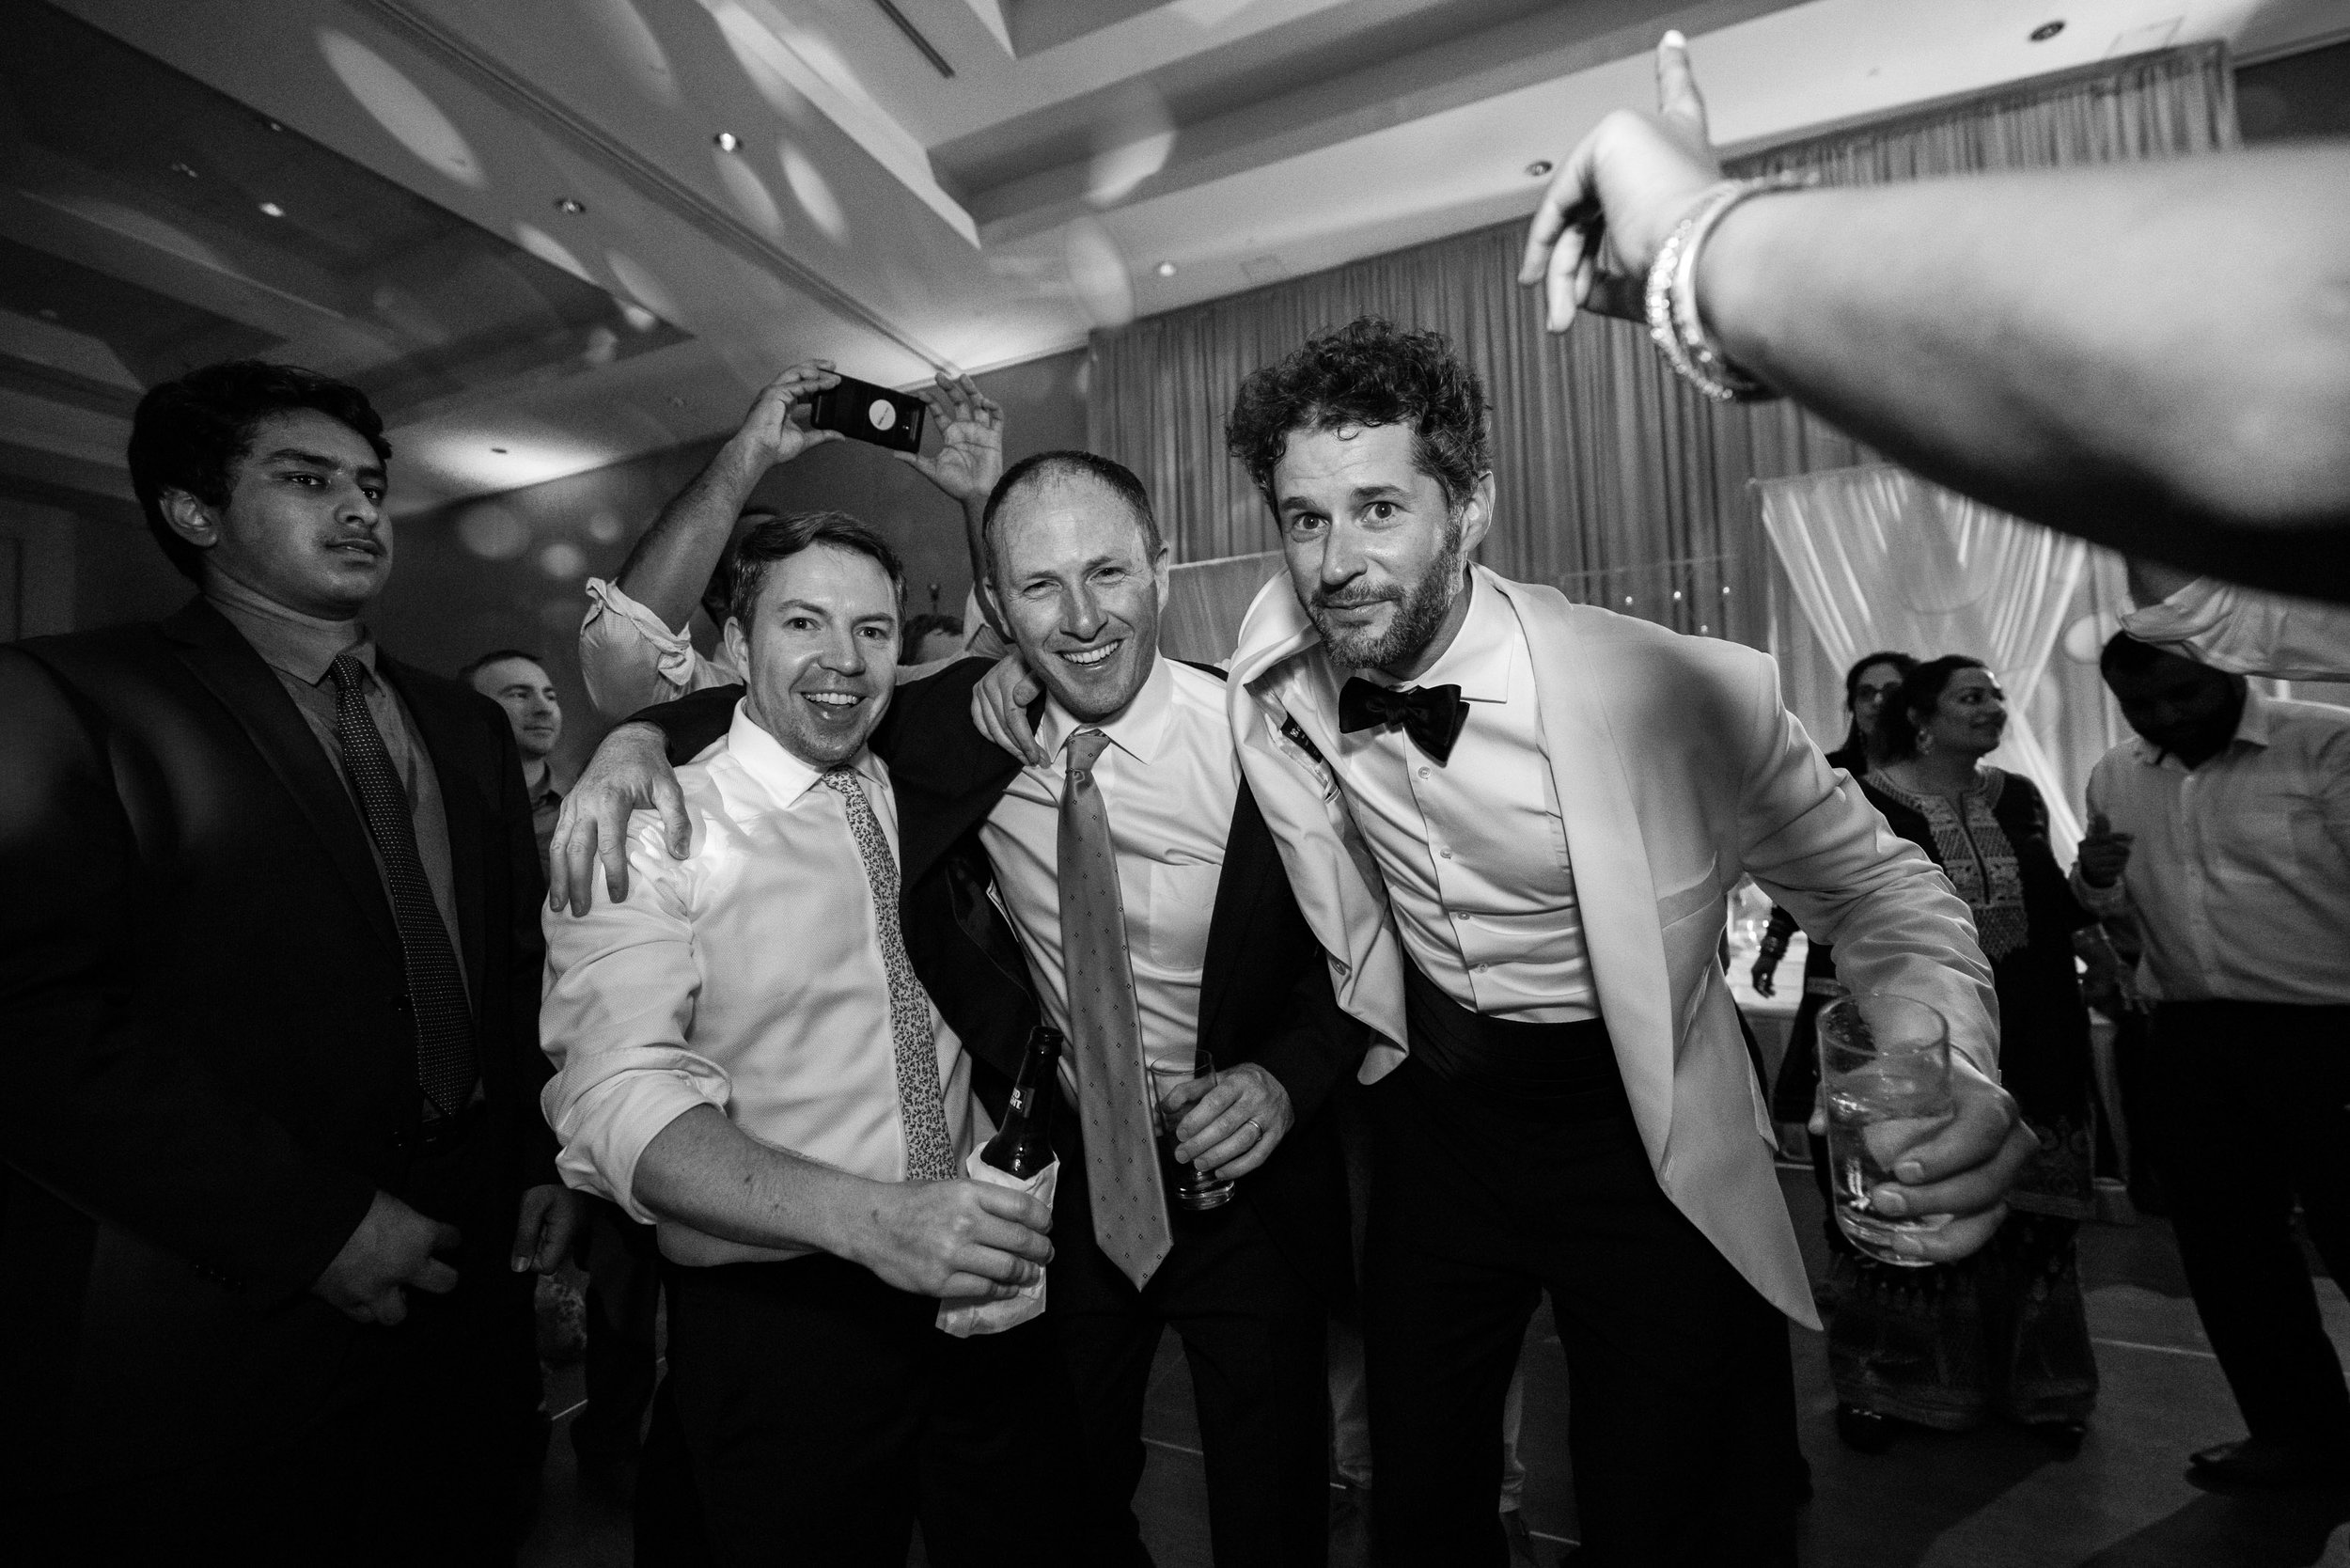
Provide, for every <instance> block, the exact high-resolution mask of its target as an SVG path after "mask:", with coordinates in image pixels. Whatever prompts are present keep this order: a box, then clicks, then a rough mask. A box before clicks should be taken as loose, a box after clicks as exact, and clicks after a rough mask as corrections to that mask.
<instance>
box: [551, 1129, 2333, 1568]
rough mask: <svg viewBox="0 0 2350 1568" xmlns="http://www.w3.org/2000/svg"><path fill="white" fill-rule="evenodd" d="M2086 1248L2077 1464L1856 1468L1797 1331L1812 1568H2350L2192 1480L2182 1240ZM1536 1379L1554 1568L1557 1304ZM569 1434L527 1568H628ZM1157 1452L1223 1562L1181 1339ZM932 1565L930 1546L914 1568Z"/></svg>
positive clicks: (1155, 1511)
mask: <svg viewBox="0 0 2350 1568" xmlns="http://www.w3.org/2000/svg"><path fill="white" fill-rule="evenodd" d="M1780 1182H1781V1184H1782V1185H1783V1186H1784V1187H1785V1188H1786V1191H1787V1195H1788V1201H1789V1204H1790V1206H1791V1208H1792V1209H1793V1210H1794V1215H1795V1220H1796V1231H1797V1233H1798V1234H1799V1235H1801V1236H1802V1237H1803V1238H1804V1240H1805V1243H1806V1246H1807V1247H1808V1248H1809V1249H1810V1251H1811V1253H1812V1262H1813V1264H1814V1267H1815V1269H1816V1268H1817V1267H1818V1265H1819V1263H1820V1261H1821V1256H1822V1254H1823V1252H1824V1248H1822V1247H1820V1246H1819V1213H1820V1203H1819V1199H1818V1196H1817V1195H1816V1193H1815V1192H1814V1191H1813V1189H1812V1186H1811V1181H1810V1174H1809V1173H1808V1172H1805V1171H1798V1170H1794V1169H1783V1170H1782V1171H1781V1172H1780ZM2081 1249H2082V1258H2081V1272H2082V1276H2083V1278H2084V1281H2085V1282H2086V1284H2087V1285H2088V1287H2089V1313H2090V1324H2091V1330H2092V1333H2093V1334H2094V1335H2095V1337H2096V1341H2097V1363H2098V1370H2099V1372H2100V1374H2101V1375H2102V1377H2103V1379H2104V1388H2103V1391H2102V1392H2101V1394H2100V1395H2099V1399H2098V1405H2097V1413H2096V1415H2095V1417H2094V1418H2092V1420H2091V1422H2090V1428H2089V1437H2088V1441H2087V1442H2086V1443H2085V1444H2083V1446H2082V1449H2081V1452H2080V1456H2079V1457H2078V1458H2076V1459H2074V1460H2071V1461H2069V1462H2068V1461H2061V1460H2059V1459H2057V1458H2055V1457H2054V1456H2053V1455H2052V1454H2051V1453H2050V1452H2049V1451H2048V1450H2046V1449H2045V1448H2044V1447H2042V1446H2041V1444H2040V1443H2038V1442H2037V1441H2036V1440H2035V1439H2033V1438H2032V1437H2031V1436H2030V1435H2028V1434H2026V1433H2024V1432H2022V1431H2020V1430H2013V1429H2006V1428H1994V1429H1988V1430H1984V1431H1981V1432H1975V1433H1969V1434H1966V1435H1940V1434H1930V1433H1916V1434H1907V1433H1905V1434H1904V1435H1903V1437H1902V1438H1901V1440H1900V1441H1898V1442H1897V1443H1896V1444H1895V1446H1894V1448H1893V1450H1892V1451H1891V1452H1889V1453H1887V1454H1884V1455H1881V1456H1875V1457H1871V1456H1865V1455H1861V1454H1856V1453H1852V1452H1850V1451H1848V1450H1845V1449H1844V1448H1843V1447H1842V1446H1841V1444H1840V1443H1839V1442H1838V1441H1837V1438H1836V1432H1835V1426H1834V1410H1835V1396H1834V1394H1833V1393H1832V1392H1831V1391H1830V1389H1829V1386H1828V1379H1827V1358H1826V1348H1825V1341H1823V1340H1822V1339H1821V1337H1820V1336H1818V1335H1816V1334H1812V1333H1810V1332H1808V1331H1804V1330H1797V1331H1796V1334H1795V1375H1796V1383H1797V1392H1798V1395H1799V1397H1800V1399H1801V1401H1802V1412H1803V1446H1804V1451H1805V1453H1806V1454H1807V1455H1808V1456H1809V1458H1810V1461H1811V1471H1812V1482H1813V1485H1814V1487H1815V1489H1816V1492H1817V1497H1815V1499H1814V1500H1813V1501H1812V1503H1811V1504H1810V1507H1808V1508H1807V1509H1805V1511H1804V1517H1803V1527H1802V1529H1803V1543H1804V1557H1803V1560H1804V1562H1805V1564H1806V1565H1807V1568H2092V1565H2094V1568H2304V1565H2308V1564H2325V1565H2326V1568H2350V1486H2344V1487H2343V1488H2342V1489H2341V1490H2339V1491H2335V1492H2330V1493H2304V1494H2292V1495H2283V1496H2273V1497H2214V1496H2211V1495H2208V1494H2206V1493H2203V1492H2200V1491H2198V1490H2196V1489H2195V1488H2194V1487H2192V1486H2190V1485H2188V1484H2187V1483H2186V1479H2185V1470H2186V1456H2187V1454H2188V1453H2189V1452H2190V1451H2191V1450H2196V1449H2199V1448H2202V1447H2205V1446H2207V1445H2209V1444H2212V1443H2217V1442H2222V1441H2225V1440H2227V1439H2229V1438H2232V1437H2236V1436H2240V1435H2242V1432H2243V1429H2242V1427H2241V1426H2240V1425H2238V1423H2237V1420H2236V1415H2235V1408H2234V1405H2233V1403H2232V1402H2231V1401H2230V1399H2229V1397H2228V1389H2227V1385H2226V1383H2225V1382H2224V1380H2223V1379H2222V1378H2221V1376H2220V1372H2219V1368H2218V1365H2217V1363H2216V1362H2214V1361H2213V1360H2212V1359H2211V1355H2210V1351H2209V1349H2208V1348H2207V1347H2206V1345H2205V1343H2204V1341H2203V1337H2202V1333H2201V1329H2200V1327H2199V1326H2198V1325H2197V1323H2196V1318H2195V1308H2194V1305H2193V1303H2192V1302H2190V1301H2189V1300H2188V1299H2187V1294H2186V1281H2185V1279H2184V1278H2182V1277H2181V1276H2180V1273H2179V1267H2178V1260H2177V1255H2176V1253H2175V1252H2174V1251H2173V1250H2172V1248H2171V1244H2170V1233H2169V1229H2168V1227H2167V1226H2165V1225H2164V1224H2163V1222H2162V1221H2160V1220H2157V1219H2152V1218H2144V1219H2140V1220H2139V1223H2138V1224H2136V1225H2134V1226H2114V1225H2092V1226H2088V1227H2085V1228H2084V1229H2083V1231H2082V1242H2081ZM2319 1294H2320V1298H2321V1300H2322V1301H2323V1303H2324V1305H2325V1310H2326V1322H2327V1324H2328V1325H2329V1327H2330V1328H2331V1329H2332V1332H2333V1336H2334V1341H2335V1343H2336V1344H2337V1345H2338V1346H2340V1347H2341V1348H2342V1353H2343V1355H2344V1356H2345V1358H2350V1305H2346V1304H2345V1303H2344V1301H2343V1299H2342V1293H2341V1292H2340V1291H2338V1290H2336V1289H2335V1288H2334V1287H2333V1286H2332V1285H2330V1284H2326V1283H2321V1284H2320V1286H2319ZM1525 1364H1526V1373H1527V1386H1526V1425H1525V1432H1524V1435H1523V1438H1522V1440H1521V1453H1522V1456H1523V1458H1524V1459H1525V1462H1526V1464H1527V1466H1528V1470H1529V1471H1530V1475H1529V1477H1528V1482H1527V1491H1526V1510H1525V1512H1526V1522H1527V1525H1528V1529H1529V1532H1530V1533H1531V1535H1532V1538H1533V1542H1534V1545H1535V1548H1536V1551H1537V1553H1538V1554H1539V1555H1538V1560H1539V1561H1540V1562H1541V1563H1542V1565H1543V1568H1551V1565H1552V1564H1554V1563H1556V1562H1557V1561H1558V1560H1559V1556H1560V1555H1561V1554H1562V1553H1564V1552H1565V1551H1566V1549H1567V1544H1568V1543H1570V1542H1572V1541H1573V1540H1574V1538H1575V1485H1574V1480H1573V1477H1572V1475H1571V1474H1570V1471H1569V1468H1568V1464H1567V1451H1566V1429H1567V1420H1566V1417H1567V1386H1566V1384H1567V1380H1566V1368H1565V1365H1564V1363H1563V1361H1562V1360H1561V1359H1560V1357H1559V1347H1558V1339H1557V1335H1556V1333H1555V1331H1554V1330H1553V1328H1552V1326H1551V1324H1550V1321H1549V1315H1548V1312H1547V1310H1546V1309H1545V1310H1544V1311H1543V1312H1540V1313H1537V1314H1536V1317H1535V1320H1534V1324H1533V1326H1532V1329H1531V1331H1530V1332H1529V1333H1528V1338H1527V1347H1526V1363H1525ZM579 1386H580V1374H579V1369H578V1368H577V1367H576V1366H572V1367H566V1368H562V1369H559V1370H557V1371H556V1372H554V1373H553V1374H551V1382H550V1387H551V1388H553V1389H554V1390H555V1391H556V1402H555V1408H556V1409H557V1410H559V1411H568V1407H570V1406H572V1405H574V1404H575V1403H576V1402H577V1401H578V1399H579V1398H580V1393H579ZM567 1419H568V1417H567ZM561 1424H562V1423H560V1422H558V1430H557V1432H556V1442H555V1445H554V1450H553V1452H552V1453H551V1454H550V1455H549V1458H548V1466H547V1478H546V1494H545V1497H544V1500H543V1503H542V1505H541V1510H540V1517H539V1521H538V1525H537V1528H536V1530H535V1532H534V1533H533V1535H532V1537H531V1540H530V1542H529V1544H528V1546H527V1548H526V1549H525V1553H524V1558H523V1560H524V1563H525V1568H542V1565H543V1568H603V1565H606V1564H609V1565H611V1568H624V1565H625V1564H627V1563H628V1561H629V1540H628V1521H627V1518H626V1516H625V1514H624V1513H621V1512H620V1511H619V1510H618V1509H616V1508H614V1507H612V1506H610V1505H608V1504H603V1503H598V1502H596V1501H594V1500H593V1499H590V1498H587V1497H582V1496H581V1494H580V1492H579V1490H578V1487H577V1484H576V1482H575V1478H574V1475H573V1472H572V1455H571V1448H570V1445H569V1444H568V1443H567V1442H566V1441H565V1440H564V1435H563V1433H562V1431H561ZM1145 1438H1146V1441H1148V1443H1149V1444H1150V1446H1151V1463H1150V1468H1149V1470H1148V1472H1147V1473H1146V1474H1145V1476H1144V1478H1143V1483H1142V1491H1141V1496H1140V1497H1139V1499H1138V1504H1139V1509H1140V1513H1141V1516H1142V1520H1143V1534H1144V1539H1145V1540H1146V1541H1147V1542H1148V1543H1149V1544H1150V1547H1151V1551H1152V1557H1153V1558H1154V1559H1156V1560H1157V1562H1158V1564H1159V1568H1211V1561H1210V1557H1209V1551H1208V1528H1207V1490H1206V1484H1205V1482H1204V1480H1203V1477H1202V1471H1201V1467H1200V1459H1199V1435H1198V1431H1197V1429H1196V1427H1195V1425H1194V1423H1193V1420H1192V1416H1191V1388H1190V1374H1189V1373H1188V1372H1186V1371H1185V1370H1184V1366H1183V1356H1182V1355H1181V1354H1180V1352H1179V1350H1178V1349H1177V1347H1176V1343H1175V1341H1174V1339H1173V1337H1172V1336H1171V1335H1170V1336H1169V1337H1168V1338H1167V1341H1166V1342H1165V1343H1164V1344H1162V1345H1161V1347H1160V1351H1159V1359H1158V1365H1157V1368H1156V1371H1155V1372H1154V1373H1153V1376H1152V1393H1151V1405H1150V1412H1149V1418H1148V1420H1147V1424H1146V1428H1145ZM1332 1497H1333V1499H1334V1500H1337V1499H1339V1498H1340V1494H1339V1493H1338V1492H1336V1491H1334V1492H1333V1493H1332ZM921 1560H922V1558H921V1555H920V1552H919V1550H918V1548H917V1552H916V1555H915V1559H914V1561H915V1562H916V1563H919V1562H921ZM1366 1560H1367V1554H1366V1551H1365V1544H1364V1539H1363V1526H1362V1523H1361V1521H1360V1520H1359V1519H1357V1518H1355V1516H1354V1514H1353V1512H1352V1510H1351V1509H1347V1508H1341V1509H1340V1510H1338V1511H1336V1513H1335V1514H1334V1518H1333V1522H1332V1537H1331V1564H1332V1568H1356V1565H1358V1564H1361V1563H1363V1562H1365V1561H1366Z"/></svg>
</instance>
